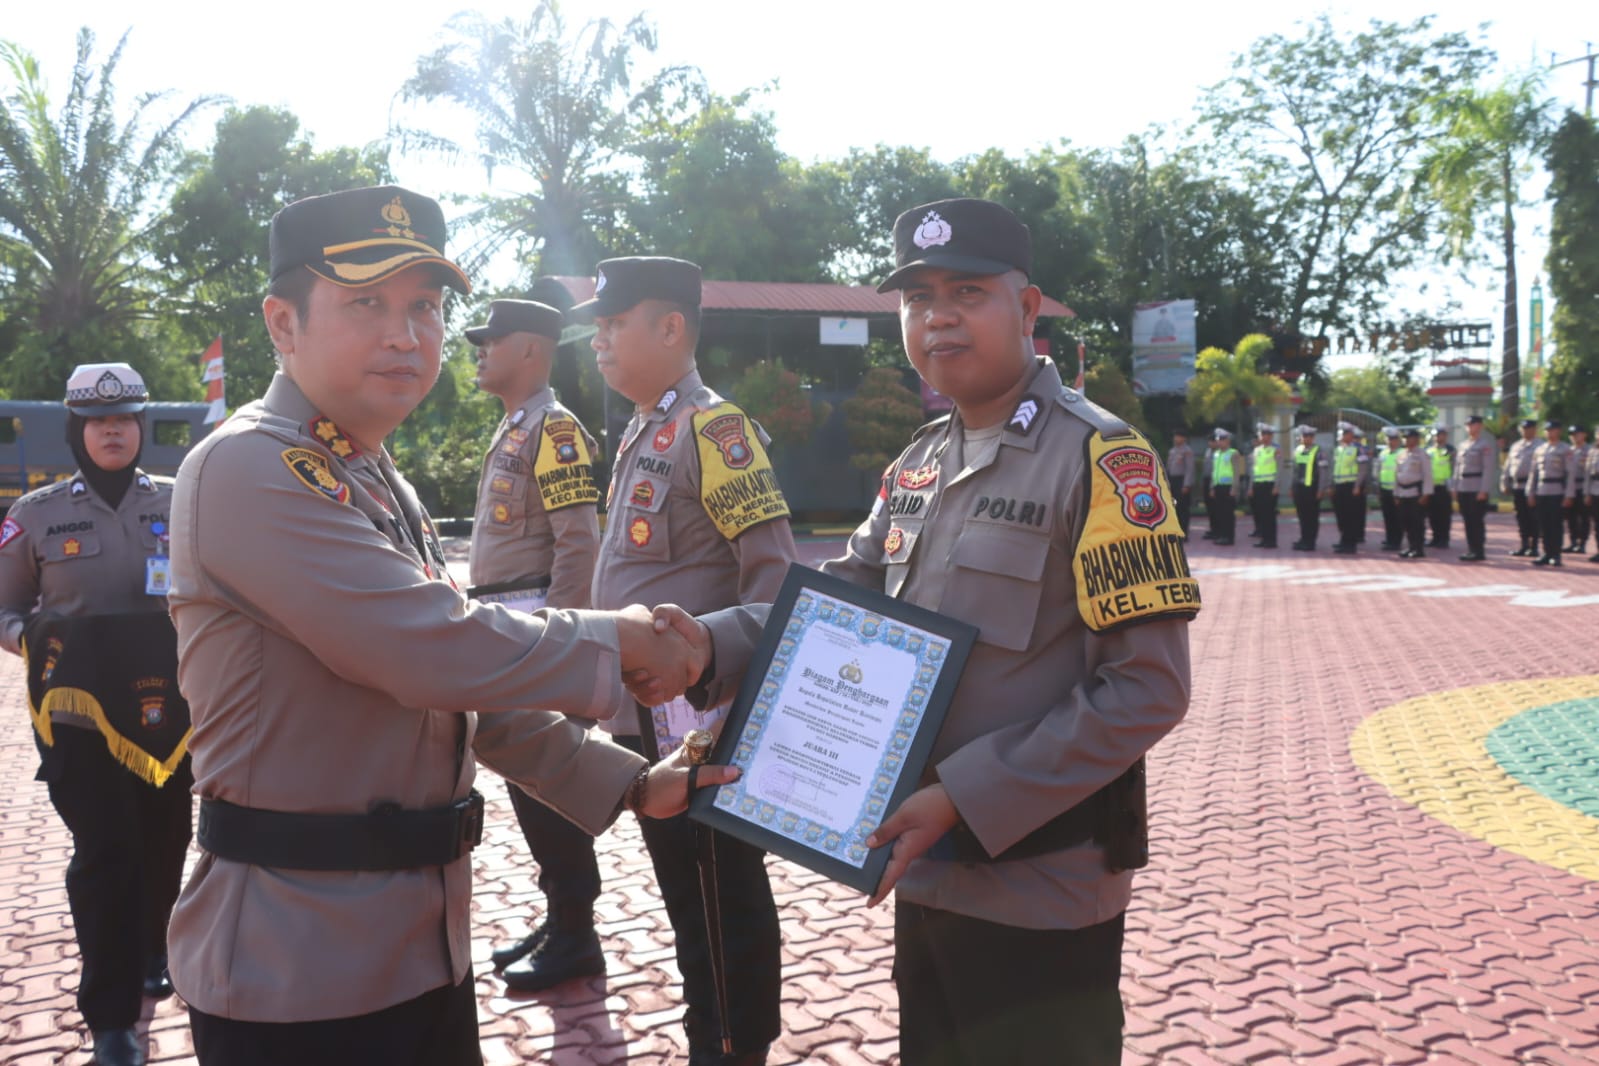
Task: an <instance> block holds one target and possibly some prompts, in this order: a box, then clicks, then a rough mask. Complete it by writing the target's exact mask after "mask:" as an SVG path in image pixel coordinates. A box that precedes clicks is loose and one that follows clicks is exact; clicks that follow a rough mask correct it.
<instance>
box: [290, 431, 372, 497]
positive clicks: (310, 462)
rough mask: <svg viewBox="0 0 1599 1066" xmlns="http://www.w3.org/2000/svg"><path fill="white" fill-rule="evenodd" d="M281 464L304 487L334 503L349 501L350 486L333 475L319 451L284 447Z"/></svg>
mask: <svg viewBox="0 0 1599 1066" xmlns="http://www.w3.org/2000/svg"><path fill="white" fill-rule="evenodd" d="M331 424H332V423H329V425H331ZM283 465H285V466H287V467H288V468H289V469H290V470H291V471H293V472H294V476H295V477H297V478H299V479H300V483H301V484H302V485H304V486H305V487H306V488H308V489H311V490H312V491H314V492H318V493H321V494H322V495H323V496H326V497H327V498H328V499H330V500H332V501H333V502H334V503H348V502H349V499H350V486H348V485H346V484H345V483H344V482H342V481H340V480H339V479H338V478H336V477H334V476H333V471H332V470H330V469H329V468H328V461H327V459H326V458H325V457H324V456H323V455H322V454H321V453H320V452H313V451H311V450H310V449H309V448H288V449H285V450H284V452H283ZM379 502H380V503H381V502H382V501H381V500H380V501H379Z"/></svg>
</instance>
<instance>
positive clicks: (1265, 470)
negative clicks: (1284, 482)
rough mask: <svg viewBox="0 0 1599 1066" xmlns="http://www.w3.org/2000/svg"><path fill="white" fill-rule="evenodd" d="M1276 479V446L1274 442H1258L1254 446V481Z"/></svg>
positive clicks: (1257, 482)
mask: <svg viewBox="0 0 1599 1066" xmlns="http://www.w3.org/2000/svg"><path fill="white" fill-rule="evenodd" d="M1276 480H1277V446H1276V445H1274V444H1259V445H1256V446H1255V482H1256V484H1259V483H1260V482H1262V481H1276Z"/></svg>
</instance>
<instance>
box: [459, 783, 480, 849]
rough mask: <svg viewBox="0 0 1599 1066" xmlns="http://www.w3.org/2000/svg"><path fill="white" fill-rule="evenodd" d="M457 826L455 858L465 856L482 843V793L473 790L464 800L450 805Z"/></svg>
mask: <svg viewBox="0 0 1599 1066" xmlns="http://www.w3.org/2000/svg"><path fill="white" fill-rule="evenodd" d="M452 807H453V809H454V811H455V816H456V825H457V829H458V832H457V835H456V838H455V839H456V847H457V849H458V850H457V852H456V854H457V856H460V855H465V854H466V853H467V852H469V851H471V850H472V849H473V848H475V847H477V846H478V845H479V844H481V843H483V793H481V792H479V791H478V790H477V789H475V788H474V789H473V790H472V791H471V792H469V793H467V796H466V799H464V800H459V801H457V802H456V803H455V804H453V805H452Z"/></svg>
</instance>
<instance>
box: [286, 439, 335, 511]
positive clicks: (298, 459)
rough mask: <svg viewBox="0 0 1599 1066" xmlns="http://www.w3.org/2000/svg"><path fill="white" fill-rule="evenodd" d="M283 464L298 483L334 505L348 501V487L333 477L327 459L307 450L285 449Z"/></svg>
mask: <svg viewBox="0 0 1599 1066" xmlns="http://www.w3.org/2000/svg"><path fill="white" fill-rule="evenodd" d="M283 463H284V465H285V466H287V467H288V468H289V469H290V470H292V471H293V472H294V476H295V477H297V478H299V479H300V483H301V484H303V485H304V486H305V487H306V488H308V489H311V490H312V491H314V492H316V493H317V494H319V495H322V496H326V497H327V498H328V499H330V500H332V501H333V502H334V503H348V502H349V501H350V486H348V485H346V484H345V483H344V482H342V481H340V480H339V479H338V478H336V477H334V476H333V471H332V470H331V469H330V468H329V467H328V461H327V459H326V458H325V457H324V456H323V455H321V454H320V453H318V452H313V451H311V450H310V449H309V448H287V449H285V450H284V452H283Z"/></svg>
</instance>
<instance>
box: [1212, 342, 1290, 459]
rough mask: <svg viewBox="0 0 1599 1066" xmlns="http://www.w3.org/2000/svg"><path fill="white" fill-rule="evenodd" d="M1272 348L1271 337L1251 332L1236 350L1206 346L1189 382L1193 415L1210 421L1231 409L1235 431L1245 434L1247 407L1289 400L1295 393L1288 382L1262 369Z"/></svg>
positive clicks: (1239, 343)
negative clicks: (1261, 365)
mask: <svg viewBox="0 0 1599 1066" xmlns="http://www.w3.org/2000/svg"><path fill="white" fill-rule="evenodd" d="M1271 351H1272V341H1271V338H1270V337H1268V336H1266V335H1265V334H1264V333H1251V334H1250V335H1249V336H1247V337H1245V338H1244V339H1243V340H1241V341H1239V342H1238V346H1237V348H1235V349H1234V350H1233V351H1230V352H1229V351H1227V350H1225V349H1223V348H1206V349H1205V350H1204V351H1202V352H1200V353H1199V354H1198V355H1197V356H1195V358H1194V376H1193V378H1191V379H1190V380H1189V382H1188V411H1189V414H1190V417H1192V418H1194V419H1196V420H1198V421H1205V422H1208V421H1214V420H1215V419H1218V418H1220V417H1221V416H1222V415H1223V414H1225V413H1227V412H1228V411H1231V412H1232V414H1233V429H1234V431H1235V432H1237V433H1240V434H1244V433H1246V432H1247V431H1246V430H1245V428H1244V427H1245V422H1244V408H1246V407H1263V406H1267V405H1269V404H1273V403H1282V402H1286V401H1287V400H1288V398H1289V396H1291V395H1292V390H1291V389H1289V387H1288V383H1287V382H1285V381H1283V380H1282V379H1281V378H1278V377H1273V376H1272V375H1271V374H1267V373H1263V372H1262V371H1261V369H1260V364H1261V361H1262V360H1263V359H1265V358H1266V357H1267V356H1268V355H1270V353H1271Z"/></svg>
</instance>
